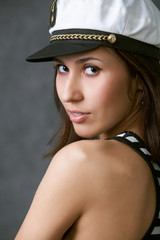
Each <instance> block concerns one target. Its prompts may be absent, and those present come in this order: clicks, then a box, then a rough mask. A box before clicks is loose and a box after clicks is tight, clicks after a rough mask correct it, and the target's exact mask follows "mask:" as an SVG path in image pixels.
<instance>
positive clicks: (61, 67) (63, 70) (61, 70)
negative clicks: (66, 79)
mask: <svg viewBox="0 0 160 240" xmlns="http://www.w3.org/2000/svg"><path fill="white" fill-rule="evenodd" d="M56 69H57V70H58V72H60V73H66V72H68V68H67V67H66V66H64V65H58V66H56Z"/></svg>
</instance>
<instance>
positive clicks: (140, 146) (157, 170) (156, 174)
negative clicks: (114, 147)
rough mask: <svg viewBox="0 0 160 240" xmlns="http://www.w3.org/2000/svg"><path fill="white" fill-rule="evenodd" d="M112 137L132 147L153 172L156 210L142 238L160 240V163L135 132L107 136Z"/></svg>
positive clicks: (143, 239) (144, 239)
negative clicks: (154, 159) (156, 161)
mask: <svg viewBox="0 0 160 240" xmlns="http://www.w3.org/2000/svg"><path fill="white" fill-rule="evenodd" d="M110 139H115V140H117V141H120V142H123V143H125V144H127V145H128V146H129V147H131V148H132V149H133V150H134V151H136V152H137V153H138V154H139V155H140V156H141V157H142V158H143V159H144V160H145V161H146V163H147V164H148V166H149V168H150V170H151V172H152V175H153V179H154V183H155V187H156V210H155V214H154V218H153V221H152V223H151V226H150V227H149V229H148V231H147V233H146V234H145V236H144V237H143V238H142V240H160V165H159V164H158V163H155V162H152V156H151V153H150V149H149V147H148V146H147V145H146V144H145V143H144V142H143V140H142V139H141V138H140V137H139V136H137V135H136V134H135V133H133V132H130V131H126V132H123V133H120V134H118V135H117V136H115V137H113V138H107V140H110Z"/></svg>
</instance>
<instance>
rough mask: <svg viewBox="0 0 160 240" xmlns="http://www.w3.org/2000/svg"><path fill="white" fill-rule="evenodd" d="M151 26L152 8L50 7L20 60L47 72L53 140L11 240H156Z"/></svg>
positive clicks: (156, 124)
mask: <svg viewBox="0 0 160 240" xmlns="http://www.w3.org/2000/svg"><path fill="white" fill-rule="evenodd" d="M158 23H160V12H159V10H158V9H157V8H156V7H155V6H154V5H153V3H152V2H151V1H145V0H141V1H136V0H130V1H127V0H123V1H119V0H112V1H109V0H104V1H101V2H100V1H99V2H98V1H97V0H92V1H89V0H86V1H82V0H78V1H75V0H70V1H65V0H58V1H53V3H52V5H51V17H50V30H49V31H50V34H51V43H50V45H49V46H47V47H45V48H43V49H42V50H40V51H39V52H37V53H35V54H33V55H32V56H30V57H29V58H28V59H27V60H28V61H53V63H54V66H55V69H56V76H55V97H56V102H57V106H58V108H59V111H60V114H61V117H62V120H63V122H62V127H61V129H60V131H59V132H58V136H60V137H61V139H60V141H59V144H58V146H57V148H56V149H54V150H53V151H52V152H51V153H50V154H48V156H52V155H54V154H55V153H56V154H55V156H54V157H53V160H52V161H51V164H50V166H49V168H48V170H47V172H46V174H45V176H44V178H43V180H42V182H41V183H40V186H39V188H38V190H37V192H36V194H35V197H34V200H33V203H32V205H31V208H30V210H29V212H28V214H27V216H26V218H25V220H24V223H23V224H22V226H21V228H20V230H19V232H18V234H17V236H16V238H15V239H16V240H19V239H23V240H28V239H32V240H34V239H39V240H44V239H45V240H46V239H53V240H59V239H76V240H82V239H83V240H85V239H87V240H90V239H92V240H99V239H101V240H103V239H105V240H106V239H112V240H128V239H129V240H132V239H133V240H140V239H150V240H151V239H152V240H156V239H160V218H159V217H160V216H159V210H160V209H159V203H160V198H159V179H160V167H159V162H160V160H159V157H160V150H159V149H160V135H159V129H160V114H159V110H160V79H159V78H160V65H159V60H160V30H159V27H158ZM80 140H81V141H80Z"/></svg>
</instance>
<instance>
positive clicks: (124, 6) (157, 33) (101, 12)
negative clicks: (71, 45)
mask: <svg viewBox="0 0 160 240" xmlns="http://www.w3.org/2000/svg"><path fill="white" fill-rule="evenodd" d="M55 10H56V11H55ZM51 13H52V14H51V18H52V20H51V26H50V29H49V32H50V34H51V35H52V34H53V33H54V31H58V30H66V29H93V30H100V31H104V32H111V33H115V34H120V35H123V36H127V37H130V38H133V39H136V40H139V41H142V42H145V43H148V44H151V45H154V46H156V47H159V48H160V11H159V10H158V8H157V7H156V6H155V5H154V4H153V2H152V1H151V0H67V1H66V0H57V1H56V0H54V1H53V3H52V6H51ZM53 19H54V21H53Z"/></svg>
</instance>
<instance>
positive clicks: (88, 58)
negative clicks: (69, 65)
mask: <svg viewBox="0 0 160 240" xmlns="http://www.w3.org/2000/svg"><path fill="white" fill-rule="evenodd" d="M90 60H96V61H100V62H102V61H101V60H100V59H98V58H93V57H86V58H81V59H78V60H77V61H76V63H77V64H79V63H84V62H87V61H90Z"/></svg>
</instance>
